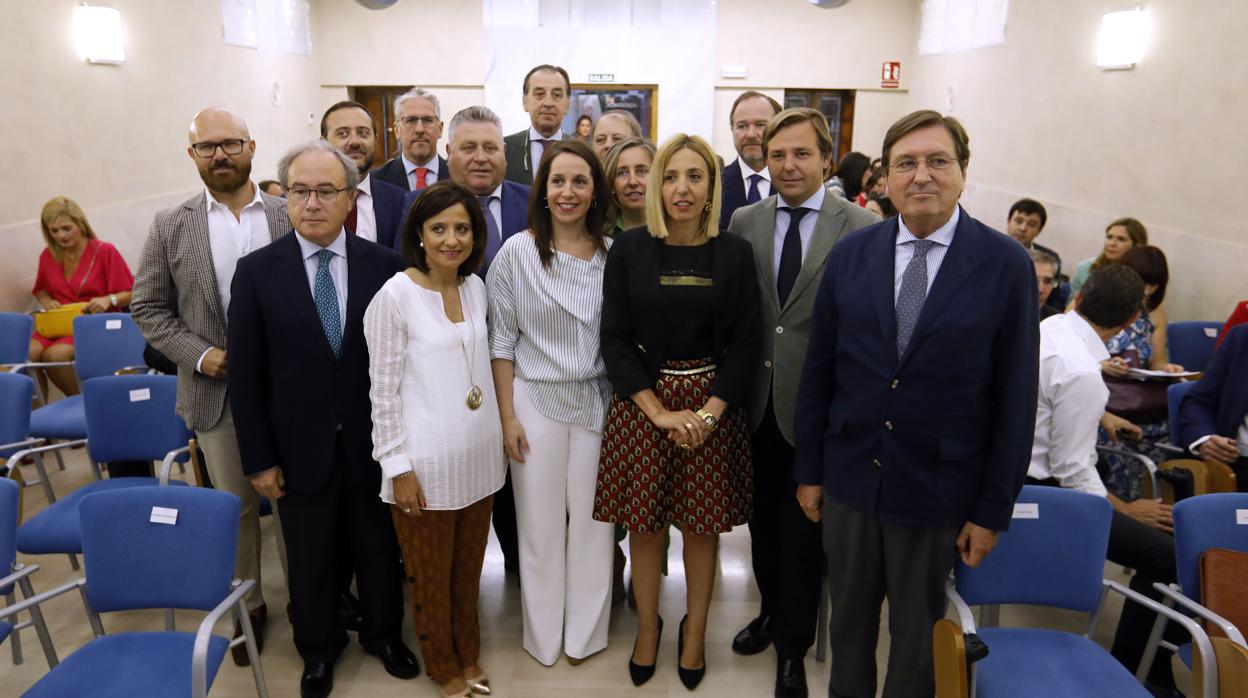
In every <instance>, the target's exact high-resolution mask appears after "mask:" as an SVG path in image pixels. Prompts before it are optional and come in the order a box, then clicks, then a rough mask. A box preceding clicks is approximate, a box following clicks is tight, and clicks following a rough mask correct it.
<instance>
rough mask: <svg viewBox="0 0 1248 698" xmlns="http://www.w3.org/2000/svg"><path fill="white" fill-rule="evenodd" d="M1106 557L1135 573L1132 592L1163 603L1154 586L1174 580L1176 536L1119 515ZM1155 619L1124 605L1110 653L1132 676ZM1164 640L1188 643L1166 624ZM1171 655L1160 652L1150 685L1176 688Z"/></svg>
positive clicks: (1135, 606)
mask: <svg viewBox="0 0 1248 698" xmlns="http://www.w3.org/2000/svg"><path fill="white" fill-rule="evenodd" d="M1106 557H1107V558H1109V560H1110V561H1111V562H1115V563H1117V564H1119V565H1122V566H1124V567H1130V568H1131V569H1133V570H1135V574H1134V575H1133V576H1132V577H1131V584H1130V587H1131V590H1132V591H1136V592H1139V593H1141V594H1143V595H1145V596H1147V597H1149V598H1150V599H1154V600H1156V601H1161V593H1160V592H1158V591H1157V590H1155V589H1153V583H1154V582H1161V583H1162V584H1169V583H1170V582H1173V581H1174V580H1175V576H1176V567H1175V561H1174V536H1171V535H1170V534H1168V533H1166V532H1165V531H1161V530H1158V529H1156V528H1153V527H1152V526H1149V525H1148V524H1145V523H1141V522H1139V521H1136V520H1135V519H1133V518H1131V517H1130V516H1127V515H1126V514H1122V513H1119V512H1117V511H1115V512H1114V518H1113V519H1112V521H1111V522H1110V525H1109V552H1108V553H1107V554H1106ZM1156 619H1157V614H1155V613H1153V612H1152V611H1151V610H1149V609H1147V608H1145V607H1143V606H1141V605H1140V604H1138V603H1135V602H1133V601H1125V602H1124V603H1123V606H1122V616H1121V617H1120V618H1119V619H1118V630H1117V632H1115V633H1114V645H1113V647H1112V648H1111V649H1110V653H1111V654H1113V655H1114V658H1115V659H1117V660H1118V661H1120V662H1122V664H1123V666H1125V667H1126V668H1127V669H1128V670H1130V671H1131V673H1133V674H1134V673H1135V670H1136V669H1137V668H1138V667H1139V666H1140V658H1141V657H1143V655H1144V646H1145V645H1146V644H1147V643H1148V635H1149V633H1150V632H1151V631H1152V629H1153V621H1155V620H1156ZM1165 639H1167V640H1169V641H1170V642H1173V643H1175V644H1182V643H1184V642H1187V641H1188V637H1187V632H1186V631H1185V630H1183V628H1182V627H1180V626H1179V625H1178V624H1177V623H1167V624H1166V633H1165ZM1170 654H1171V653H1170V651H1169V650H1166V649H1162V648H1158V650H1157V657H1156V659H1154V660H1153V665H1152V666H1151V667H1149V672H1148V681H1149V682H1150V683H1154V684H1157V685H1158V686H1163V687H1167V688H1172V687H1174V674H1173V672H1172V671H1171V669H1170Z"/></svg>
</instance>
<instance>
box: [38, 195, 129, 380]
mask: <svg viewBox="0 0 1248 698" xmlns="http://www.w3.org/2000/svg"><path fill="white" fill-rule="evenodd" d="M39 225H40V227H42V228H43V240H44V242H45V243H46V244H47V249H45V250H44V251H43V253H42V254H40V255H39V271H38V273H37V274H36V276H35V287H34V288H33V289H31V293H32V294H34V296H35V300H36V301H38V302H39V306H40V307H41V308H42V309H43V310H53V309H55V308H59V307H61V306H62V305H67V304H69V303H86V304H87V307H86V308H83V312H84V313H103V312H108V311H110V310H119V309H121V308H124V307H126V306H128V305H130V289H131V288H132V287H133V286H134V274H131V273H130V268H129V267H127V266H126V260H124V259H122V258H121V253H120V252H118V251H117V248H116V247H113V246H112V245H110V244H108V243H107V242H102V241H100V240H99V239H97V238H96V237H95V231H94V230H92V229H91V224H90V223H88V222H87V216H86V214H85V213H83V212H82V207H80V206H79V205H78V204H76V203H74V201H73V200H72V199H67V198H65V197H63V196H58V197H56V198H54V199H52V200H51V201H49V202H48V203H46V204H44V205H43V212H42V213H41V214H40V216H39ZM30 360H31V361H39V362H59V361H73V360H74V338H73V336H68V337H58V338H55V339H49V338H48V337H44V336H43V335H41V334H39V333H38V332H36V333H34V334H33V335H31V337H30ZM46 372H47V378H51V379H52V382H53V383H54V384H55V385H56V387H57V388H59V389H60V391H61V392H62V393H64V394H65V395H75V394H77V393H78V381H77V379H76V378H75V376H74V369H73V367H72V366H59V367H56V368H48V369H46ZM47 378H45V377H44V376H43V375H42V374H41V375H40V376H39V387H40V389H41V390H43V394H44V395H46V394H47Z"/></svg>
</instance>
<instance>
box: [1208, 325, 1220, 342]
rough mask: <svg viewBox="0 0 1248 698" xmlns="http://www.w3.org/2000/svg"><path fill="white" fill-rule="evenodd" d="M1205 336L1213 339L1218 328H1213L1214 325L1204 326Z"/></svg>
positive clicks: (1216, 334)
mask: <svg viewBox="0 0 1248 698" xmlns="http://www.w3.org/2000/svg"><path fill="white" fill-rule="evenodd" d="M1205 336H1206V337H1208V338H1209V339H1214V338H1216V337H1217V336H1218V330H1217V328H1214V327H1206V328H1205Z"/></svg>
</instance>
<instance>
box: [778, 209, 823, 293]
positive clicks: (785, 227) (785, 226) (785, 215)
mask: <svg viewBox="0 0 1248 698" xmlns="http://www.w3.org/2000/svg"><path fill="white" fill-rule="evenodd" d="M825 194H827V190H826V189H824V188H823V187H819V188H818V189H816V190H815V193H814V194H813V195H812V196H811V197H810V198H809V199H806V200H805V201H803V202H802V203H800V204H798V205H797V206H794V207H793V208H808V209H811V211H810V212H809V213H807V214H806V215H804V216H802V220H801V221H800V222H798V224H797V233H798V235H799V236H800V237H801V240H802V261H803V262H805V261H806V250H809V249H810V239H811V238H812V237H814V235H815V223H816V222H818V220H819V210H820V209H822V208H823V197H824V195H825ZM788 206H789V204H788V202H787V201H785V200H784V199H783V198H780V199H779V200H778V201H776V233H775V243H774V244H775V246H774V248H773V251H774V253H775V254H774V255H773V260H774V261H775V267H776V268H775V269H774V270H773V271H775V273H776V278H777V279H779V278H780V254H781V252H783V251H784V236H785V235H787V234H788V232H789V220H790V219H791V218H792V217H793V214H792V212H790V211H789V208H788Z"/></svg>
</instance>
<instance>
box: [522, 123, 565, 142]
mask: <svg viewBox="0 0 1248 698" xmlns="http://www.w3.org/2000/svg"><path fill="white" fill-rule="evenodd" d="M529 140H530V141H542V140H546V141H561V140H563V129H559V130H557V131H555V135H553V136H551V137H550V138H547V137H546V136H543V135H542V134H541V133H540V132H539V131H538V130H537V129H536V128H534V127H532V126H530V127H529Z"/></svg>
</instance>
